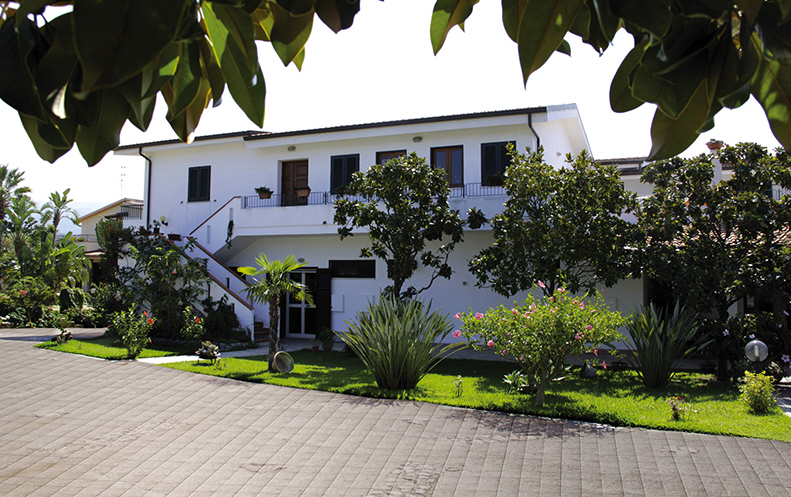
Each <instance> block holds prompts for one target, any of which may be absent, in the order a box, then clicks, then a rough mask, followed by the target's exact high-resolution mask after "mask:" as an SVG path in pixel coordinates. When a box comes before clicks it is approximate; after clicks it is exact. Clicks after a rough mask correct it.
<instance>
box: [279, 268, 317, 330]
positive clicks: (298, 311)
mask: <svg viewBox="0 0 791 497" xmlns="http://www.w3.org/2000/svg"><path fill="white" fill-rule="evenodd" d="M289 276H290V277H291V279H292V280H294V281H296V282H297V283H302V284H303V285H305V286H306V287H308V292H310V294H311V295H312V296H313V297H314V299H315V297H316V289H317V287H318V284H317V283H318V279H317V277H316V270H315V269H307V270H304V271H293V272H291V273H289ZM284 300H285V303H286V305H285V307H286V308H285V311H286V312H285V317H286V319H285V320H284V321H285V322H284V323H283V324H284V326H285V331H286V337H289V338H308V335H311V337H310V338H312V335H315V333H316V331H318V330H317V329H316V326H317V323H316V307H315V306H312V305H310V304H308V303H306V302H303V301H301V300H297V299H296V298H294V296H293V295H292V294H290V293H289V294H287V295H286V298H285V299H284Z"/></svg>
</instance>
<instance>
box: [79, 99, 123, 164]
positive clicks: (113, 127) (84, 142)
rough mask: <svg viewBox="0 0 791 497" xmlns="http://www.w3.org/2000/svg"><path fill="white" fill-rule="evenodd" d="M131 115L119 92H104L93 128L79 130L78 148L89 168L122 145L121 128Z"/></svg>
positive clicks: (86, 127) (81, 127)
mask: <svg viewBox="0 0 791 497" xmlns="http://www.w3.org/2000/svg"><path fill="white" fill-rule="evenodd" d="M128 115H129V104H127V103H126V100H125V99H124V97H123V95H121V93H120V92H119V91H114V90H104V91H102V92H101V98H100V101H99V114H98V118H97V119H96V122H95V123H94V124H93V126H79V127H78V128H77V139H76V142H77V147H78V148H79V149H80V154H81V155H82V157H83V158H84V159H85V162H87V163H88V165H89V166H93V165H96V163H98V162H99V161H100V160H102V157H104V156H105V155H106V154H107V152H109V151H111V150H113V149H114V148H116V147H117V146H118V144H119V143H120V135H121V128H122V127H123V126H124V123H125V122H126V118H127V116H128Z"/></svg>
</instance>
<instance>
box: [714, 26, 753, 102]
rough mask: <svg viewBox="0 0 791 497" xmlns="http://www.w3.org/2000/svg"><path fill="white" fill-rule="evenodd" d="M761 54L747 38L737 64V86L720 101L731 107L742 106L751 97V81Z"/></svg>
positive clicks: (721, 97)
mask: <svg viewBox="0 0 791 497" xmlns="http://www.w3.org/2000/svg"><path fill="white" fill-rule="evenodd" d="M759 63H760V56H759V52H758V49H757V48H756V46H755V44H754V43H753V41H752V38H747V44H746V45H742V50H741V57H739V63H738V65H737V76H738V79H737V80H736V83H734V85H733V87H734V88H735V89H734V90H733V91H732V92H731V93H728V94H724V95H722V96H720V97H719V101H720V103H721V104H722V105H724V106H725V107H728V108H729V109H735V108H737V107H741V106H742V105H743V104H744V103H746V102H747V100H749V99H750V81H751V80H752V79H753V75H754V74H755V71H756V70H757V69H758V64H759Z"/></svg>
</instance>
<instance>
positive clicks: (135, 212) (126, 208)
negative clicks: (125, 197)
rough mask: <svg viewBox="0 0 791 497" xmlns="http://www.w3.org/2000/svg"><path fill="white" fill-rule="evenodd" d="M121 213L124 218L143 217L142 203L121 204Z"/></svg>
mask: <svg viewBox="0 0 791 497" xmlns="http://www.w3.org/2000/svg"><path fill="white" fill-rule="evenodd" d="M121 215H122V216H123V217H124V219H143V206H142V205H122V206H121Z"/></svg>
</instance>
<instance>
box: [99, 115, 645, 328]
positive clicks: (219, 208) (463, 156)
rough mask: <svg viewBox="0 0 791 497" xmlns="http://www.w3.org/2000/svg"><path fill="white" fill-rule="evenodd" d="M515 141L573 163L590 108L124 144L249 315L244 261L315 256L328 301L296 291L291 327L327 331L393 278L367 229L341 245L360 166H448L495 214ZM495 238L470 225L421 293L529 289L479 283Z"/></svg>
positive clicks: (151, 211)
mask: <svg viewBox="0 0 791 497" xmlns="http://www.w3.org/2000/svg"><path fill="white" fill-rule="evenodd" d="M507 143H513V144H514V145H515V146H516V148H517V149H518V150H520V151H524V150H525V149H526V148H530V149H531V150H536V149H537V148H538V147H539V146H543V147H544V150H545V160H546V161H547V162H548V163H549V164H551V165H553V166H555V167H560V166H562V165H563V164H564V160H565V157H566V154H567V153H571V154H575V155H576V154H579V153H580V152H582V151H583V150H589V149H590V146H589V143H588V139H587V136H586V134H585V129H584V127H583V125H582V121H581V119H580V115H579V112H578V110H577V107H576V105H560V106H546V107H534V108H525V109H515V110H506V111H495V112H482V113H475V114H463V115H453V116H441V117H432V118H420V119H410V120H401V121H390V122H380V123H372V124H361V125H351V126H338V127H332V128H323V129H313V130H301V131H291V132H279V133H267V132H256V131H249V132H238V133H229V134H222V135H214V136H205V137H199V138H196V139H195V141H194V142H193V143H192V144H189V145H187V144H184V143H181V142H179V141H177V140H171V141H161V142H153V143H141V144H134V145H124V146H121V147H119V148H118V149H117V150H116V151H115V153H116V154H120V155H128V156H142V157H144V158H145V159H146V160H147V170H146V173H145V174H146V181H145V199H144V202H143V206H142V220H141V224H143V225H147V226H148V225H151V224H152V223H153V222H154V221H157V220H163V219H164V220H165V223H166V224H165V223H163V224H162V226H161V229H162V231H163V233H165V234H173V235H181V236H182V237H194V239H195V240H196V241H197V242H198V245H197V248H196V249H195V250H196V251H197V252H198V253H196V254H194V256H195V257H200V258H205V259H207V266H208V268H209V271H210V272H211V273H212V275H213V276H214V279H215V281H216V282H218V283H219V284H220V286H221V287H223V288H224V290H223V292H225V291H226V290H227V293H226V294H227V295H229V296H230V302H232V303H234V305H235V309H237V314H243V315H249V312H248V310H247V306H249V305H250V302H244V299H243V298H242V297H240V296H242V295H244V291H243V290H244V287H245V285H246V283H245V282H244V280H243V279H242V278H241V277H240V276H239V274H238V273H236V271H235V270H234V268H236V267H239V266H254V265H255V257H256V256H257V255H258V254H259V253H261V252H264V253H266V255H267V256H268V257H269V258H270V259H282V258H285V257H286V256H288V255H291V254H293V255H294V256H295V257H296V258H298V260H299V261H304V262H305V263H307V265H306V267H305V268H303V269H302V270H300V271H299V272H297V273H295V274H294V275H293V277H294V278H295V279H298V280H299V281H302V282H304V283H305V284H307V285H308V286H309V287H310V289H311V290H312V292H313V295H314V300H315V307H311V306H308V305H306V304H304V303H302V302H296V301H291V300H290V299H286V302H285V303H284V304H283V309H282V311H283V312H282V316H283V319H281V323H282V330H281V333H282V335H283V336H288V337H313V333H315V332H316V331H317V330H318V329H320V328H321V327H322V326H330V327H331V328H332V329H336V330H337V329H341V328H343V327H344V326H345V323H344V322H345V321H346V320H352V319H354V316H355V312H356V311H358V310H360V309H363V308H365V307H366V305H367V303H368V300H369V299H373V298H374V297H375V296H376V295H377V294H378V292H379V289H380V288H383V287H385V286H387V285H388V284H389V283H390V281H389V280H388V278H387V269H386V266H385V263H384V262H383V261H381V260H379V259H361V258H360V257H359V254H360V248H361V247H363V246H366V245H367V237H366V236H365V234H364V233H363V232H360V233H358V234H357V235H356V236H354V237H352V238H347V239H345V240H343V241H341V240H340V238H339V236H338V233H337V226H335V225H333V216H334V207H333V201H334V199H335V197H336V192H337V191H338V190H339V189H340V188H342V187H343V186H344V185H346V184H347V183H348V181H349V180H350V178H351V175H352V173H353V172H357V171H361V172H362V171H365V170H366V169H367V168H368V166H370V165H371V164H375V163H380V162H382V161H386V160H388V159H390V158H393V157H395V156H398V155H400V154H406V153H411V152H416V153H417V154H418V155H420V156H422V157H425V158H427V160H429V161H430V162H431V163H432V164H433V165H434V166H436V167H438V168H442V169H444V170H445V171H446V174H447V179H448V183H449V184H450V187H451V208H453V209H457V210H458V211H459V212H460V213H461V214H462V217H464V216H465V213H466V212H467V211H468V210H469V209H470V208H471V207H477V208H479V209H480V210H481V211H483V212H484V213H485V215H486V216H487V217H491V216H493V215H494V214H496V213H498V212H500V211H501V210H502V208H503V203H504V202H505V200H506V199H507V196H506V193H505V190H504V188H503V187H501V186H493V185H489V184H488V182H487V178H491V177H492V176H493V175H494V176H496V175H498V174H501V173H502V172H503V171H504V170H505V168H506V167H507V165H508V164H509V162H510V160H509V159H510V158H509V157H508V156H507V154H506V153H505V146H506V144H507ZM492 183H494V182H492ZM263 186H266V187H268V188H269V189H271V190H272V195H271V196H270V197H269V198H260V197H259V195H258V194H257V193H256V191H255V189H256V188H257V187H263ZM303 188H309V193H304V196H302V195H303V193H299V192H298V191H297V190H300V189H303ZM491 240H492V238H491V229H490V228H487V227H484V228H483V229H481V230H477V231H469V232H466V233H465V240H464V243H463V244H461V245H460V246H458V247H457V249H456V251H455V252H454V253H453V255H452V256H451V260H450V264H451V266H452V268H453V270H454V271H455V273H454V274H453V277H452V278H451V279H450V280H444V279H439V280H437V281H435V282H434V285H433V286H432V287H431V289H430V290H429V291H428V292H425V293H424V294H421V296H422V297H425V298H427V299H432V300H433V305H434V308H437V307H442V310H443V311H444V312H446V313H448V314H455V313H456V312H457V311H466V310H467V308H468V307H471V308H472V309H474V310H485V309H487V308H489V307H491V306H497V305H499V304H500V303H504V304H506V305H510V303H511V302H512V301H513V300H515V299H524V297H525V295H516V296H514V297H513V298H511V299H504V298H502V297H500V296H499V295H497V294H495V293H494V292H492V291H490V290H487V289H479V288H477V287H476V286H475V281H476V280H475V278H474V277H473V275H472V274H470V273H469V272H468V270H467V261H468V259H470V258H471V257H472V256H473V255H474V254H476V253H478V251H480V250H481V249H482V248H484V247H486V246H488V245H489V244H490V243H491ZM428 278H429V272H428V271H423V270H418V272H417V273H416V275H415V276H414V278H413V279H412V280H410V281H409V282H408V284H412V285H414V286H416V287H418V288H419V287H421V286H423V284H425V282H426V281H427V279H428ZM214 291H215V290H212V292H214ZM642 295H643V289H642V282H640V281H639V280H628V281H624V282H622V283H620V284H619V285H618V286H617V287H616V288H613V289H607V290H606V291H605V296H606V298H607V299H608V301H613V302H615V305H616V306H617V307H620V308H622V309H631V308H632V307H633V305H634V303H635V301H636V300H641V299H642ZM212 298H215V299H217V298H219V295H214V294H213V295H212ZM619 300H620V302H619ZM252 313H253V317H252V319H254V320H255V322H260V323H263V325H264V326H268V313H267V310H266V307H265V306H260V305H259V304H255V305H254V306H253V311H252ZM245 321H249V318H245V319H242V322H245Z"/></svg>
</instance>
